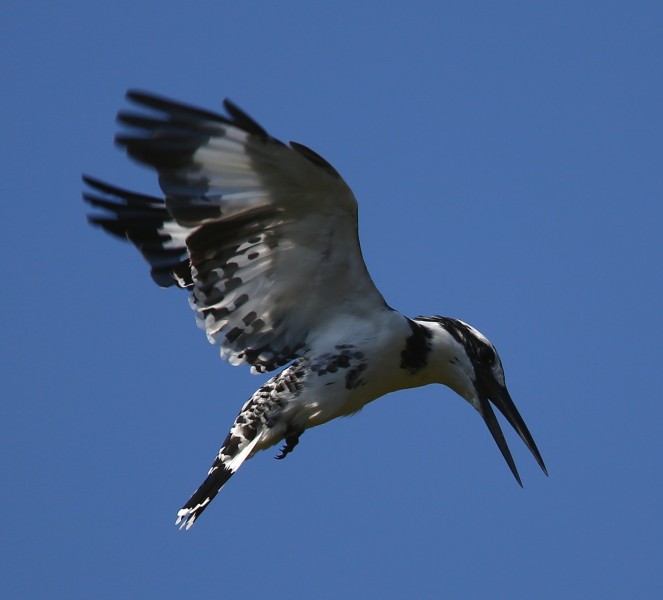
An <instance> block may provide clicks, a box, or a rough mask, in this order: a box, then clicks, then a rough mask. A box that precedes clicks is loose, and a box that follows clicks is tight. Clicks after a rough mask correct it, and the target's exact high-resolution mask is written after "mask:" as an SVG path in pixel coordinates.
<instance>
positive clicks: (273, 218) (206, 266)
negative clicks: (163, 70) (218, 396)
mask: <svg viewBox="0 0 663 600" xmlns="http://www.w3.org/2000/svg"><path fill="white" fill-rule="evenodd" d="M128 98H129V100H130V101H131V102H133V103H134V104H136V105H137V106H138V107H139V110H138V111H122V112H120V114H119V116H118V120H119V122H120V123H121V124H122V125H123V126H124V130H123V131H122V133H120V134H119V135H118V136H117V138H116V141H117V143H118V144H119V145H120V146H122V147H124V148H125V149H126V151H127V153H128V154H129V156H131V157H132V158H134V159H136V160H137V161H138V162H140V163H142V164H144V165H147V166H148V167H151V168H153V169H154V170H155V171H156V172H157V174H158V177H159V185H160V187H161V189H162V191H163V194H164V197H163V198H161V197H152V196H146V195H143V194H137V193H134V192H129V191H127V190H124V189H121V188H118V187H115V186H112V185H109V184H107V183H103V182H101V181H99V180H96V179H92V178H89V177H84V180H85V182H86V183H87V185H88V186H89V188H90V191H88V192H87V193H86V194H85V195H84V197H85V199H86V200H87V201H88V202H89V203H90V204H92V205H93V206H94V207H96V208H97V209H100V211H101V212H97V213H95V214H94V215H92V216H91V217H90V222H91V223H93V224H95V225H98V226H100V227H102V228H103V229H105V230H106V231H108V232H109V233H111V234H114V235H116V236H118V237H121V238H123V239H128V240H129V241H131V242H132V243H133V244H134V245H135V246H136V247H137V248H138V249H139V250H140V252H141V253H142V254H143V256H144V257H145V259H146V260H147V261H148V263H149V264H150V268H151V273H152V277H153V279H154V280H155V282H156V283H158V284H159V285H160V286H162V287H169V286H177V287H180V288H185V289H188V290H189V291H190V301H191V305H192V307H193V308H194V310H195V312H196V316H197V320H198V324H199V326H200V327H201V328H203V329H204V330H205V332H206V333H207V337H208V339H209V340H210V342H212V343H213V344H216V345H218V346H219V347H220V349H221V356H222V357H223V358H225V359H226V360H228V361H229V362H230V363H231V364H234V365H240V364H248V365H250V366H251V367H252V370H253V371H254V372H266V371H272V370H274V369H276V368H278V367H281V366H284V365H288V366H287V367H286V368H285V369H284V370H283V371H281V372H280V373H279V374H278V375H276V376H275V377H273V378H272V379H270V380H269V381H268V382H267V383H265V384H264V385H263V386H262V387H261V388H260V389H259V390H258V391H257V392H256V393H255V394H253V396H252V397H251V398H250V399H249V400H248V401H247V402H246V404H245V405H244V406H243V407H242V410H241V411H240V413H239V415H238V416H237V418H236V419H235V422H234V424H233V425H232V427H231V428H230V432H229V433H228V435H227V437H226V439H225V441H224V442H223V444H222V447H221V449H220V450H219V453H218V455H217V457H216V460H215V461H214V463H213V465H212V467H211V468H210V470H209V473H208V476H207V479H206V480H205V481H204V482H203V484H202V485H201V486H200V487H199V488H198V490H197V491H196V492H195V493H194V494H193V496H192V497H191V498H190V499H189V501H188V502H187V503H186V504H185V505H184V507H183V508H182V509H181V510H180V511H179V513H178V523H181V525H182V526H185V527H186V528H189V527H190V526H191V525H192V524H193V522H194V521H195V520H196V519H197V518H198V516H199V515H200V514H201V513H202V511H203V510H204V509H205V508H206V506H207V505H208V504H209V502H210V501H211V500H212V499H213V498H214V496H215V495H216V494H217V493H218V492H219V490H220V489H221V487H222V486H223V485H224V484H225V483H226V481H227V480H228V479H229V478H230V477H231V475H232V474H233V473H235V472H236V471H237V469H238V468H239V467H240V466H241V464H242V463H243V462H244V461H245V460H246V459H248V458H250V457H251V456H253V455H254V454H255V453H256V452H258V451H260V450H264V449H265V448H269V447H270V446H273V445H274V444H277V443H279V442H281V441H284V442H285V443H284V446H283V448H282V450H281V453H280V454H279V455H278V457H277V458H284V457H285V456H286V455H287V454H288V453H289V452H291V451H292V450H293V449H294V447H295V446H296V445H297V443H298V441H299V438H300V436H301V435H302V433H303V432H304V431H305V430H306V429H308V428H311V427H314V426H316V425H321V424H323V423H326V422H327V421H329V420H331V419H334V418H336V417H339V416H342V415H348V414H351V413H354V412H357V411H358V410H360V409H361V408H362V407H363V406H364V405H365V404H367V403H368V402H371V401H372V400H374V399H376V398H379V397H380V396H382V395H384V394H386V393H388V392H391V391H394V390H398V389H405V388H411V387H417V386H422V385H427V384H431V383H442V384H445V385H447V386H449V387H450V388H451V389H453V390H454V391H456V392H457V393H458V394H459V395H461V396H462V397H463V398H465V400H467V401H468V402H469V403H470V404H472V405H473V406H474V407H475V408H476V409H477V410H478V411H479V413H480V414H481V416H482V417H483V418H484V420H485V422H486V424H487V425H488V428H489V429H490V432H491V434H492V435H493V437H494V438H495V441H496V442H497V444H498V446H499V448H500V451H501V452H502V454H503V456H504V458H505V460H506V461H507V463H508V465H509V467H510V469H511V471H512V473H513V475H514V476H515V478H516V480H517V481H518V483H521V482H520V476H519V475H518V471H517V470H516V466H515V464H514V461H513V458H512V456H511V453H510V451H509V449H508V447H507V444H506V441H505V440H504V436H503V434H502V431H501V429H500V426H499V424H498V422H497V420H496V418H495V415H494V413H493V410H492V407H491V402H492V404H493V405H494V406H496V407H497V408H498V410H499V411H500V412H501V413H502V414H503V415H504V416H505V417H506V419H507V420H508V422H509V423H510V424H511V425H512V426H513V427H514V429H515V430H516V432H517V433H518V435H519V436H520V437H521V438H522V440H523V441H524V442H525V444H526V445H527V447H528V448H529V449H530V451H531V452H532V454H533V455H534V457H535V459H536V460H537V462H538V463H539V465H540V466H541V468H542V469H543V470H544V472H545V471H546V468H545V466H544V463H543V460H542V458H541V455H540V453H539V451H538V449H537V447H536V444H535V443H534V440H533V439H532V436H531V435H530V433H529V431H528V429H527V427H526V426H525V423H524V422H523V420H522V418H521V416H520V414H519V413H518V410H517V409H516V407H515V405H514V404H513V402H512V400H511V398H510V396H509V393H508V391H507V388H506V385H505V381H504V371H503V368H502V364H501V361H500V359H499V357H498V355H497V353H496V351H495V348H494V347H493V345H492V344H491V343H490V342H489V341H488V340H487V339H486V338H485V337H484V336H483V335H482V334H481V333H479V332H478V331H477V330H476V329H474V328H472V327H471V326H469V325H467V324H466V323H464V322H462V321H459V320H457V319H452V318H448V317H440V316H435V317H418V318H416V319H409V318H407V317H404V316H403V315H401V314H400V313H398V312H397V311H395V310H393V309H392V308H390V307H389V306H388V305H387V304H386V302H385V301H384V299H383V297H382V295H381V294H380V292H379V291H378V290H377V289H376V287H375V285H374V284H373V282H372V280H371V278H370V276H369V274H368V272H367V270H366V266H365V265H364V261H363V259H362V255H361V250H360V246H359V240H358V237H357V203H356V200H355V198H354V196H353V194H352V192H351V190H350V188H349V187H348V186H347V184H346V183H345V182H344V181H343V179H342V178H341V177H340V175H339V174H338V173H337V172H336V170H335V169H334V168H333V167H332V166H331V165H330V164H329V163H328V162H327V161H325V160H324V159H323V158H322V157H320V156H319V155H318V154H316V153H315V152H313V151H312V150H310V149H308V148H306V147H305V146H302V145H301V144H297V143H294V142H291V143H290V144H289V145H285V144H283V143H281V142H279V141H278V140H276V139H274V138H273V137H271V136H270V135H269V134H268V133H267V132H266V131H265V130H264V129H263V128H262V127H261V126H260V125H258V124H257V123H256V122H255V121H254V120H253V119H251V118H250V117H249V116H247V115H246V114H245V113H243V112H242V111H241V110H240V109H238V108H237V107H236V106H235V105H233V104H232V103H230V102H229V101H225V103H224V106H225V109H226V111H227V115H226V116H224V115H221V114H217V113H214V112H209V111H206V110H201V109H198V108H193V107H191V106H188V105H184V104H181V103H177V102H173V101H171V100H167V99H164V98H161V97H157V96H154V95H151V94H147V93H143V92H136V91H131V92H129V93H128ZM521 485H522V484H521Z"/></svg>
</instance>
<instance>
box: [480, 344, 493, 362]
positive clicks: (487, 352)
mask: <svg viewBox="0 0 663 600" xmlns="http://www.w3.org/2000/svg"><path fill="white" fill-rule="evenodd" d="M477 356H478V357H479V361H480V362H482V363H484V364H486V365H490V364H492V363H493V362H495V352H493V349H492V348H490V347H489V346H481V347H480V348H479V350H478V351H477Z"/></svg>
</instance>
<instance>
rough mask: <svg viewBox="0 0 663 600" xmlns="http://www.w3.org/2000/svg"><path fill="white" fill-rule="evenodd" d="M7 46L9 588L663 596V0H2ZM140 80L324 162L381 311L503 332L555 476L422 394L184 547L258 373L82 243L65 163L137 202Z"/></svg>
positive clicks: (169, 296) (124, 263) (514, 443)
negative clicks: (236, 117)
mask: <svg viewBox="0 0 663 600" xmlns="http://www.w3.org/2000/svg"><path fill="white" fill-rule="evenodd" d="M0 28H1V30H2V36H0V76H1V80H2V82H3V93H2V95H1V97H0V104H1V108H2V130H3V136H2V137H3V144H2V146H1V147H0V154H1V155H2V161H1V164H2V171H3V174H2V197H3V204H2V215H3V219H2V222H3V236H2V243H3V246H4V250H3V254H4V256H5V263H4V269H3V280H4V285H3V292H2V296H1V297H2V305H3V310H2V312H1V317H0V318H1V319H2V331H3V336H2V337H3V343H2V345H1V346H0V352H1V362H0V368H1V369H2V381H3V383H2V401H1V403H0V443H1V444H2V448H1V452H0V465H1V468H2V474H3V486H2V492H1V494H0V502H1V505H0V508H1V509H2V512H3V514H4V516H5V522H4V524H3V532H2V537H1V539H0V564H2V565H3V567H2V571H3V575H2V577H0V596H2V597H3V598H30V599H31V598H49V597H67V598H90V597H95V598H100V599H105V598H118V597H123V598H139V597H140V598H145V597H155V598H156V597H158V598H162V599H170V598H173V599H176V598H184V597H199V596H203V595H204V596H206V597H210V596H211V597H220V598H226V597H236V596H238V595H239V594H242V595H247V594H250V595H252V596H255V595H269V596H270V597H273V598H286V597H287V598H321V599H326V598H330V599H331V598H339V597H349V598H354V597H357V598H359V597H362V598H384V599H389V598H404V597H421V598H451V599H454V598H485V597H495V598H510V599H518V598H523V599H524V598H550V599H553V598H555V599H557V598H604V599H605V598H624V597H636V598H658V597H660V596H661V594H662V593H663V585H662V583H661V576H660V566H661V556H663V541H662V540H663V522H662V519H661V513H660V510H661V506H663V486H662V481H661V473H662V469H663V459H662V458H661V457H662V456H663V442H662V441H661V439H662V436H661V423H662V422H663V403H662V402H661V389H660V387H661V386H660V373H661V356H662V353H661V346H660V340H661V335H662V333H663V331H662V329H663V328H662V327H661V326H662V318H661V306H662V304H663V300H662V297H661V296H662V293H661V292H662V287H663V285H662V280H661V259H662V258H663V252H662V250H663V248H662V243H661V237H662V236H661V224H662V223H663V218H662V217H663V210H662V208H661V198H662V194H663V117H662V112H661V107H662V106H663V77H662V75H663V72H662V67H663V41H662V40H663V38H662V37H661V31H663V6H662V5H661V4H660V3H658V2H610V1H607V2H606V1H602V2H582V3H578V2H557V3H540V2H536V3H534V2H532V3H524V2H499V3H498V2H489V1H480V2H410V3H408V4H407V8H405V7H404V5H403V4H402V3H401V4H394V5H393V6H388V5H385V3H381V2H361V3H359V2H343V1H342V2H335V3H326V4H323V3H317V4H314V3H311V2H280V3H276V2H251V1H248V2H242V3H232V4H231V3H222V2H218V1H217V2H193V3H187V4H184V3H175V2H173V3H169V4H167V5H164V4H163V3H161V2H141V1H133V2H125V1H117V2H113V3H103V4H102V3H83V2H66V1H65V2H59V3H45V2H37V3H26V2H17V1H13V0H10V1H8V2H7V1H6V2H4V3H3V5H2V8H0ZM129 87H139V88H144V89H148V90H151V91H155V92H159V93H162V94H166V95H170V96H173V97H176V98H180V99H182V100H186V101H188V102H192V103H195V104H200V105H202V106H205V107H209V108H213V109H214V108H217V107H219V105H220V101H221V99H222V98H223V97H226V96H228V97H230V98H231V99H233V100H234V101H235V102H236V103H238V104H239V105H240V106H242V107H243V108H245V109H246V110H247V111H248V112H249V113H250V114H251V115H253V116H254V117H255V118H256V119H257V120H258V121H259V122H260V123H261V124H263V125H264V126H265V127H266V128H267V129H268V130H269V131H270V132H271V133H272V134H274V135H275V136H277V137H280V138H282V139H285V140H289V139H293V140H296V141H300V142H302V143H304V144H306V145H309V146H311V147H312V148H314V149H315V150H316V151H317V152H319V153H320V154H322V155H323V156H324V157H325V158H326V159H328V160H329V161H330V162H331V163H332V164H333V165H334V166H335V167H336V168H337V169H338V171H339V172H340V173H341V174H342V175H343V176H344V178H345V179H346V181H348V183H349V184H350V185H351V186H352V188H353V190H354V192H355V194H356V196H357V198H358V200H359V204H360V234H361V239H362V243H363V250H364V255H365V258H366V262H367V264H368V267H369V269H370V271H371V273H372V275H373V277H374V279H375V281H376V283H377V284H378V286H379V287H380V289H381V290H382V292H383V293H384V295H385V297H386V298H387V300H388V301H389V303H390V304H391V305H392V306H394V307H396V308H398V309H399V310H401V311H402V312H404V313H406V314H410V315H417V314H445V315H449V316H456V317H459V318H462V319H463V320H466V321H468V322H470V323H472V324H473V325H475V326H476V327H478V328H479V329H481V330H482V331H483V332H484V333H486V334H487V335H488V336H489V337H490V338H491V340H492V341H493V342H494V343H495V344H496V346H497V347H498V349H499V351H500V354H501V357H502V360H503V362H504V365H505V370H506V375H507V380H508V383H509V388H510V391H511V394H512V396H513V398H514V400H515V402H516V404H517V405H518V407H519V408H520V411H521V413H522V414H523V417H524V418H525V420H526V422H527V424H528V426H529V428H530V430H531V431H532V433H533V435H534V437H535V439H536V441H537V443H538V445H539V448H540V450H541V452H542V454H543V456H544V458H545V460H546V463H547V465H548V468H549V471H550V477H549V478H546V477H545V476H544V475H543V474H542V473H541V472H540V471H539V469H538V467H537V465H536V463H535V462H534V460H533V459H532V458H531V456H530V455H529V453H528V451H527V449H526V448H525V447H524V446H523V444H522V443H520V441H519V440H518V439H517V437H516V436H515V434H513V432H511V431H508V432H507V439H508V441H509V443H510V446H511V448H512V451H513V453H514V456H515V459H516V462H517V464H518V466H519V469H520V473H521V475H522V478H523V482H524V485H525V487H524V489H520V488H519V487H518V486H517V485H516V483H515V482H514V481H513V478H512V476H511V474H510V473H509V470H508V468H507V466H506V465H505V464H504V462H503V459H502V457H501V456H500V454H499V451H498V450H497V448H496V447H495V445H494V442H493V440H492V439H491V437H490V435H489V433H488V431H487V430H486V428H485V426H484V425H483V423H482V422H481V419H480V418H479V416H478V415H477V414H476V413H475V412H474V411H473V410H472V409H471V408H470V407H469V406H468V405H467V404H466V403H464V402H463V401H462V400H461V399H459V398H458V397H457V396H455V395H454V394H453V393H452V392H451V391H450V390H447V389H446V388H442V387H439V386H438V387H428V388H424V389H419V390H413V391H405V392H400V393H398V394H394V395H391V396H388V397H386V398H384V399H381V400H379V401H377V402H376V403H374V404H372V405H370V406H368V407H367V408H366V409H365V410H364V411H363V412H362V413H360V414H359V415H357V416H355V417H352V418H349V419H343V420H338V421H336V422H332V423H330V424H329V425H327V426H325V427H322V428H318V429H316V430H313V431H310V432H308V433H307V434H306V435H305V436H304V437H303V438H302V441H301V444H300V446H299V447H298V448H297V450H296V451H295V452H294V453H293V454H292V455H290V456H289V457H288V459H287V460H285V461H282V462H277V461H274V460H273V459H272V457H271V454H270V453H264V454H263V455H260V456H257V457H256V458H255V459H253V460H252V461H250V462H249V463H247V464H246V465H245V466H244V468H243V469H242V471H241V472H240V473H239V474H238V475H237V477H236V478H234V479H233V480H232V481H231V483H230V484H229V485H228V487H227V488H225V489H224V490H223V492H222V494H221V495H220V496H219V497H218V498H217V499H216V500H215V502H214V504H213V505H212V507H211V508H210V509H209V510H208V511H207V512H206V513H205V515H204V516H203V518H201V519H200V521H199V522H198V523H197V524H196V526H195V527H194V528H193V529H192V530H191V531H189V532H188V533H183V532H179V531H178V530H177V529H176V528H175V526H174V518H175V513H176V511H177V509H178V508H179V507H180V506H181V504H182V503H183V502H184V501H185V500H186V499H187V498H188V496H189V494H190V493H191V492H192V491H193V490H194V489H195V487H196V486H197V485H198V484H199V483H200V481H201V479H202V477H203V476H204V474H205V472H206V470H207V468H208V466H209V463H210V462H211V460H212V458H213V457H214V455H215V453H216V451H217V449H218V444H219V442H221V441H222V439H223V437H224V436H225V434H226V431H227V428H228V427H229V425H230V424H231V422H232V420H233V419H234V417H235V414H236V412H237V411H238V409H239V408H240V406H241V405H242V403H243V402H244V401H245V400H246V398H247V397H248V396H249V395H250V394H251V393H252V392H253V390H254V389H255V388H257V387H258V385H259V383H260V381H261V378H259V377H253V376H251V375H250V374H249V373H248V371H246V370H244V369H238V368H232V367H230V366H228V365H226V364H224V363H222V362H221V361H220V360H219V358H218V353H217V350H216V349H215V348H213V347H211V346H209V344H207V342H206V341H205V337H204V335H203V334H202V333H201V332H200V331H198V330H197V328H196V327H195V324H194V318H193V313H192V312H191V311H190V310H189V308H188V306H187V301H186V297H185V295H183V294H182V293H177V292H176V291H173V290H161V289H159V288H157V287H156V286H154V285H153V284H152V282H151V280H150V277H149V274H148V271H147V268H146V265H145V264H144V263H143V261H142V259H141V258H140V256H139V255H138V254H137V253H136V252H135V251H134V250H133V249H132V248H131V247H130V246H129V245H122V244H120V243H118V242H116V241H115V240H112V239H110V238H109V237H107V236H104V235H103V234H102V233H101V232H100V231H99V230H95V229H92V228H90V227H88V225H87V224H86V221H85V211H86V208H85V206H84V205H83V203H82V202H81V199H80V193H81V188H82V186H81V182H80V175H81V173H82V172H85V173H89V174H92V175H95V176H98V177H101V178H105V179H107V180H109V181H112V182H114V183H117V184H118V185H121V186H124V187H128V188H135V189H137V190H139V191H144V192H147V193H154V192H156V191H157V186H156V181H155V178H154V177H153V175H152V174H151V173H149V172H148V171H146V170H143V169H141V168H139V167H138V166H136V165H135V164H132V163H130V162H129V161H128V160H127V159H126V157H125V156H124V155H123V154H122V152H120V151H118V150H117V149H115V148H114V147H113V145H112V137H113V134H114V132H115V123H114V116H115V113H116V111H117V110H118V109H119V108H121V107H123V106H125V104H124V100H123V94H124V91H125V90H126V89H127V88H129Z"/></svg>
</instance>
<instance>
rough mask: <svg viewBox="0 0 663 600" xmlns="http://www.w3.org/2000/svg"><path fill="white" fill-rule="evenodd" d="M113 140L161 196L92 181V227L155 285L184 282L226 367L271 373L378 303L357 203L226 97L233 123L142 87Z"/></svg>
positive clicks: (321, 165) (312, 158)
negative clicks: (131, 255)
mask: <svg viewBox="0 0 663 600" xmlns="http://www.w3.org/2000/svg"><path fill="white" fill-rule="evenodd" d="M128 97H129V99H130V100H131V101H133V102H134V103H136V104H137V105H138V106H139V108H140V110H139V111H122V112H120V114H119V117H118V120H119V121H120V122H121V123H122V124H123V125H124V126H125V127H126V130H125V131H124V132H122V133H121V134H120V135H118V136H117V138H116V140H117V142H118V143H119V144H120V145H123V146H124V147H126V150H127V153H128V154H129V155H130V156H132V157H133V158H135V159H136V160H138V161H139V162H141V163H143V164H146V165H147V166H149V167H151V168H153V169H155V170H156V171H157V173H158V176H159V185H160V186H161V189H162V190H163V192H164V195H165V198H164V199H163V200H161V199H158V198H153V197H147V196H145V197H141V196H140V195H138V194H133V193H132V192H128V191H126V190H121V189H119V188H115V187H113V186H109V185H108V184H104V183H102V182H99V181H96V180H87V181H88V183H89V185H91V187H92V188H93V189H94V190H95V191H97V192H100V193H102V194H103V196H94V195H91V194H90V195H88V197H87V198H88V201H90V202H91V203H92V204H94V205H95V206H98V207H100V208H102V209H104V210H106V211H110V212H111V213H112V217H96V216H95V217H92V218H91V220H92V221H93V222H94V223H96V224H98V225H101V226H102V227H104V228H105V229H107V230H109V231H111V233H115V234H116V235H120V236H124V237H127V238H128V239H129V240H130V241H132V242H133V243H134V244H135V245H136V246H137V247H138V248H139V249H140V250H141V252H143V255H144V256H145V257H146V259H147V260H148V262H150V265H151V266H152V273H153V277H154V278H155V280H156V281H157V283H159V284H160V285H173V284H176V285H178V286H179V287H187V288H189V289H190V290H191V293H192V296H191V305H192V307H193V308H194V310H195V311H196V316H197V321H198V324H199V326H200V327H201V328H202V329H204V330H205V332H206V333H207V337H208V339H209V340H210V342H212V343H214V344H217V345H218V346H220V347H221V355H222V357H223V358H224V359H226V360H228V361H230V362H231V363H232V364H243V363H248V364H250V365H252V367H253V369H254V370H255V371H268V370H272V369H275V368H276V367H278V366H280V365H283V364H285V363H287V362H289V361H291V360H292V359H294V358H296V357H297V356H301V355H302V354H303V353H304V352H306V350H307V348H308V347H309V345H310V341H311V339H313V338H315V336H316V334H317V333H318V332H320V331H324V330H325V328H327V327H329V325H330V323H331V322H332V321H334V320H336V319H338V318H342V317H343V316H348V315H352V316H355V317H360V318H361V317H363V316H369V315H371V314H373V313H374V312H375V311H376V310H380V309H384V307H385V304H384V300H383V299H382V296H381V295H380V293H379V292H378V291H377V289H376V288H375V286H374V285H373V282H372V281H371V278H370V276H369V275H368V272H367V271H366V267H365V265H364V262H363V258H362V256H361V250H360V247H359V240H358V237H357V203H356V201H355V199H354V196H353V194H352V192H351V191H350V189H349V188H348V186H347V185H346V183H345V182H344V181H343V179H341V177H340V176H339V175H338V173H337V172H336V171H335V170H334V168H333V167H331V165H329V164H328V163H327V162H326V161H325V160H324V159H323V158H321V157H320V156H318V155H317V154H316V153H315V152H313V151H312V150H309V149H308V148H306V147H304V146H302V145H300V144H295V143H291V145H290V146H286V145H284V144H282V143H281V142H279V141H278V140H276V139H274V138H272V137H271V136H269V135H268V134H267V133H266V132H265V130H264V129H262V127H260V125H258V124H257V123H255V121H253V120H252V119H251V118H250V117H248V116H247V115H245V114H244V113H243V112H241V111H240V110H239V109H238V108H237V107H235V106H234V105H233V104H231V103H229V102H226V103H225V107H226V110H227V111H228V113H229V115H230V116H224V115H220V114H216V113H212V112H209V111H205V110H200V109H197V108H193V107H190V106H186V105H183V104H179V103H175V102H171V101H169V100H165V99H162V98H159V97H156V96H152V95H148V94H144V93H141V92H129V94H128Z"/></svg>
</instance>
